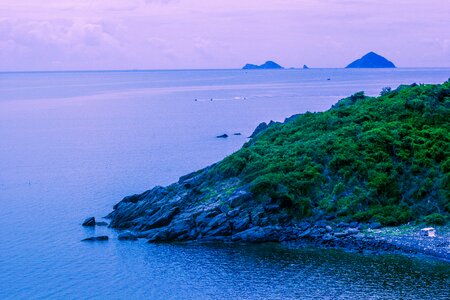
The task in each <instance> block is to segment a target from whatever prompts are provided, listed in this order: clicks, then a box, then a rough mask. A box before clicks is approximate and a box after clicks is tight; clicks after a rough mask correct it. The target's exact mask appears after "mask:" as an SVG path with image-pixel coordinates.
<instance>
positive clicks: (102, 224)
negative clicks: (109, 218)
mask: <svg viewBox="0 0 450 300" xmlns="http://www.w3.org/2000/svg"><path fill="white" fill-rule="evenodd" d="M95 225H97V226H108V223H106V222H104V221H101V222H95Z"/></svg>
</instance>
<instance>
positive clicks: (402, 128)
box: [108, 81, 450, 260]
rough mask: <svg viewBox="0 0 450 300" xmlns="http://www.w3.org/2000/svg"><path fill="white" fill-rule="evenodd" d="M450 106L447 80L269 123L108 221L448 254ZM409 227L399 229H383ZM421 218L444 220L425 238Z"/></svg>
mask: <svg viewBox="0 0 450 300" xmlns="http://www.w3.org/2000/svg"><path fill="white" fill-rule="evenodd" d="M449 103H450V81H448V82H446V83H444V84H441V85H417V84H412V85H411V86H400V87H398V88H397V89H395V90H392V89H390V88H385V89H383V90H382V92H381V96H380V97H377V98H374V97H368V96H365V95H364V93H363V92H359V93H356V94H354V95H352V96H350V97H348V98H345V99H342V100H340V101H339V102H338V103H337V104H335V105H334V106H333V107H332V108H331V109H329V110H328V111H325V112H319V113H310V112H307V113H304V114H300V115H294V116H292V117H290V118H287V119H286V120H285V122H284V123H279V122H270V123H269V124H265V123H262V124H260V125H259V126H258V127H257V129H256V130H255V132H254V133H253V134H252V135H251V139H250V140H249V141H248V142H247V143H246V144H245V145H244V146H243V147H242V149H240V150H239V151H237V152H235V153H234V154H232V155H230V156H228V157H226V158H225V159H224V160H222V161H220V162H218V163H216V164H214V165H212V166H210V167H207V168H205V169H203V170H199V171H197V172H194V173H191V174H188V175H185V176H183V177H181V178H180V179H179V181H178V182H177V183H173V184H172V185H170V186H168V187H161V186H157V187H154V188H153V189H151V190H148V191H146V192H144V193H142V194H139V195H132V196H128V197H125V198H124V199H123V200H122V201H121V202H119V203H118V204H116V205H115V206H114V211H113V212H111V213H110V214H109V216H108V218H110V220H111V223H110V227H112V228H116V229H120V230H128V231H126V232H123V233H122V234H121V235H119V239H128V240H130V239H133V240H135V239H138V238H144V239H146V240H148V241H150V242H162V241H166V242H167V241H189V240H196V241H236V242H272V241H277V242H285V241H296V242H300V241H303V242H312V243H314V244H316V245H322V246H327V247H342V248H347V249H353V250H355V249H356V250H358V251H362V250H363V249H368V250H371V251H372V250H374V251H384V250H387V251H390V250H392V251H402V252H406V253H424V254H427V255H433V256H435V257H439V258H443V259H447V260H449V259H450V251H449V249H448V248H446V247H440V246H438V245H441V244H442V243H447V242H448V238H449V235H448V234H446V233H445V232H450V231H448V227H445V224H446V223H447V222H448V220H449V219H450V202H449V199H450V198H449V197H450V192H449V191H450V157H449V153H450V139H449V137H448V132H449V130H450V123H449V122H448V117H447V116H448V114H449V111H450V108H449V107H450V106H449ZM402 224H409V225H405V226H406V227H402V232H403V233H404V234H403V235H401V234H400V235H399V234H395V233H394V234H390V233H389V232H391V231H389V230H390V229H389V228H388V227H386V228H384V227H385V226H398V225H402ZM411 224H416V225H415V226H414V225H411ZM423 224H426V225H443V227H442V230H441V229H439V231H438V232H439V236H437V237H434V238H433V239H427V240H423V239H421V237H420V236H419V235H418V233H419V230H420V229H421V228H422V226H424V225H423ZM419 226H420V227H419ZM445 228H447V229H445ZM375 229H376V230H378V231H379V232H382V234H379V235H376V236H374V235H373V234H371V232H372V231H371V230H375ZM433 230H434V228H425V229H423V230H421V232H420V234H423V235H426V234H434V231H433ZM406 231H408V232H409V234H405V232H406ZM422 231H423V232H422ZM428 231H429V232H431V233H429V232H428ZM387 237H389V238H387Z"/></svg>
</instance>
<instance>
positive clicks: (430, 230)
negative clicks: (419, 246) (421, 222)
mask: <svg viewBox="0 0 450 300" xmlns="http://www.w3.org/2000/svg"><path fill="white" fill-rule="evenodd" d="M420 235H421V236H429V237H435V236H436V229H434V228H433V227H428V228H423V229H420Z"/></svg>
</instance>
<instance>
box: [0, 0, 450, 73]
mask: <svg viewBox="0 0 450 300" xmlns="http://www.w3.org/2000/svg"><path fill="white" fill-rule="evenodd" d="M380 2H381V1H375V0H358V1H356V0H278V1H277V0H272V1H268V0H240V1H237V0H214V1H204V0H109V1H106V0H46V1H45V2H43V1H37V0H22V1H17V0H14V1H13V0H3V1H2V3H1V4H0V70H2V71H13V70H79V69H89V70H92V69H177V68H238V67H240V66H241V65H243V64H244V63H247V62H251V63H262V62H264V61H265V60H267V59H273V60H276V61H277V62H280V63H281V64H283V65H285V66H302V65H303V64H308V65H309V66H314V67H343V66H345V65H346V64H347V63H348V62H350V61H352V60H353V59H355V58H358V57H360V56H361V55H363V54H365V53H366V52H368V51H375V52H379V53H380V54H382V55H385V56H386V57H388V58H389V59H391V60H393V61H394V62H395V63H396V64H397V65H398V66H400V67H450V36H449V34H448V33H449V31H448V27H449V24H448V20H449V17H450V3H449V2H448V1H447V0H428V1H421V0H409V1H406V0H397V1H383V3H380Z"/></svg>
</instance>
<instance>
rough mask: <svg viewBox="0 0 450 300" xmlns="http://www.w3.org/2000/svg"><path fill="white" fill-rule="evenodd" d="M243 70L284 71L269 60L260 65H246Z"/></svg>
mask: <svg viewBox="0 0 450 300" xmlns="http://www.w3.org/2000/svg"><path fill="white" fill-rule="evenodd" d="M242 69H243V70H267V69H284V68H283V67H282V66H280V65H279V64H277V63H276V62H273V61H271V60H268V61H266V62H265V63H263V64H262V65H259V66H258V65H253V64H246V65H245V66H244V67H243V68H242Z"/></svg>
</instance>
